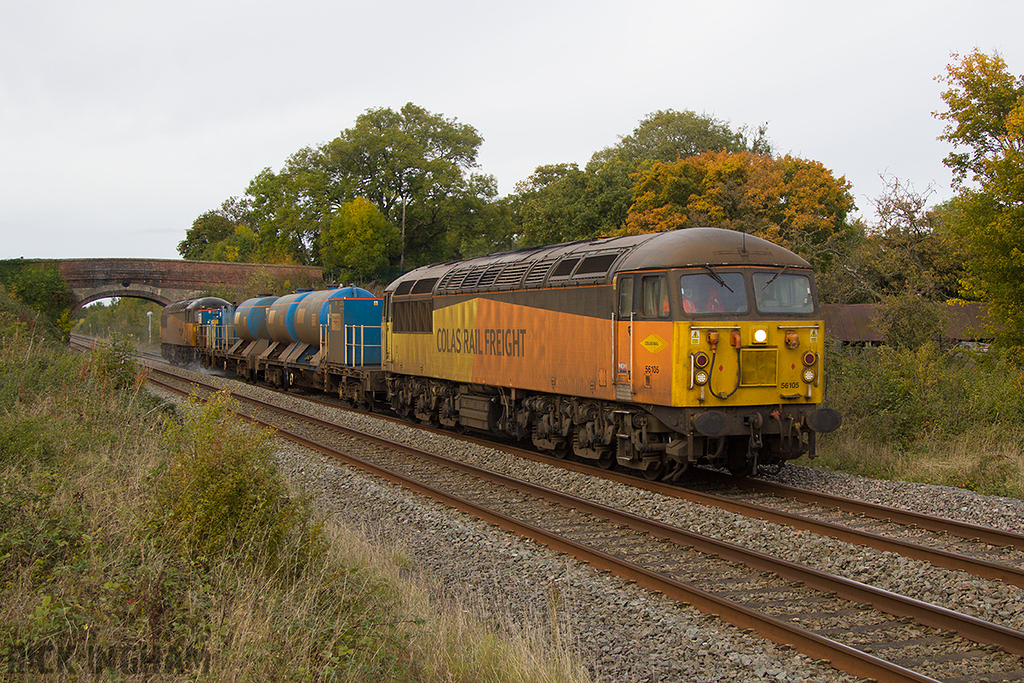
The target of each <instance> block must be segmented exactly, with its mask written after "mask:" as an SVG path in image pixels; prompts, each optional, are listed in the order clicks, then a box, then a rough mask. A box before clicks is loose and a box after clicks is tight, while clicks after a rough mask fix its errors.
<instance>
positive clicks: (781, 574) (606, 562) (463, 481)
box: [154, 370, 1024, 681]
mask: <svg viewBox="0 0 1024 683" xmlns="http://www.w3.org/2000/svg"><path fill="white" fill-rule="evenodd" d="M154 374H157V371H155V370H154ZM166 381H167V382H168V383H169V384H173V383H175V382H178V383H181V382H183V381H184V382H185V384H186V385H187V386H193V385H192V383H191V381H190V380H180V379H179V380H166ZM179 390H180V387H179ZM206 390H213V388H212V387H211V388H208V389H206ZM186 391H187V389H186ZM245 400H246V402H248V401H250V400H251V399H245ZM249 405H251V406H258V407H252V408H251V409H250V410H252V411H256V412H258V413H260V414H273V415H275V416H276V417H264V418H262V419H265V420H266V421H267V422H268V423H269V424H272V425H275V426H276V428H277V429H278V430H279V432H280V433H281V434H282V435H287V436H288V437H289V438H294V439H296V440H299V441H300V442H303V443H304V444H305V445H307V446H309V447H312V448H315V449H316V450H319V451H320V452H324V453H329V454H331V455H333V456H334V457H342V458H344V457H345V456H343V455H341V454H340V453H338V452H337V451H338V449H337V448H336V447H335V446H332V445H331V444H336V443H337V442H338V441H339V439H341V440H344V441H347V442H349V443H351V440H352V439H360V440H363V439H365V438H367V437H366V436H365V435H362V434H351V433H350V434H348V435H347V436H339V435H338V434H339V432H338V430H339V429H340V428H339V427H338V426H337V425H334V424H330V423H323V422H320V421H317V420H315V418H309V417H307V416H304V415H301V414H287V415H285V416H284V417H282V415H284V414H283V413H281V412H279V411H281V410H282V409H280V408H277V407H269V406H267V405H258V404H255V403H253V404H249ZM286 423H287V424H291V425H293V426H291V427H287V428H283V427H281V426H280V425H282V424H286ZM374 439H375V440H376V446H375V447H374V448H373V451H372V452H373V455H372V456H370V457H363V458H360V459H358V460H359V462H355V461H353V464H356V465H358V466H360V467H363V468H364V469H368V470H370V471H373V472H375V473H376V474H378V475H379V476H383V477H385V478H387V479H389V480H391V481H395V482H398V483H401V484H402V485H403V486H406V487H407V488H410V489H412V490H416V491H419V492H421V493H424V494H426V495H429V496H431V497H434V498H436V499H438V500H441V501H443V502H445V503H446V504H448V505H451V506H453V507H456V508H458V509H460V510H463V511H466V512H470V513H471V514H475V515H477V516H479V517H481V518H483V519H485V520H487V521H489V522H492V523H495V524H497V525H499V526H501V527H503V528H506V529H510V530H513V531H515V532H516V533H520V534H523V535H526V536H528V537H530V538H533V539H535V540H537V541H539V542H541V543H543V544H544V545H547V546H549V547H551V548H553V549H556V550H559V551H562V552H566V553H569V554H572V555H574V556H576V557H578V558H580V559H582V560H584V561H587V562H589V563H591V564H593V565H594V566H596V567H598V568H601V569H605V570H608V571H611V572H614V573H616V574H618V575H620V576H623V577H625V578H627V579H630V580H632V581H635V582H637V583H638V584H640V585H642V586H644V587H647V588H650V589H653V590H657V591H659V592H661V593H663V594H665V595H667V596H670V597H672V598H674V599H677V600H679V601H682V602H686V603H689V604H692V605H694V606H697V607H699V608H700V609H703V610H705V611H708V612H711V613H714V614H717V615H719V616H721V617H722V618H724V619H725V620H726V621H730V622H732V623H734V624H736V625H738V626H741V627H743V628H752V629H754V630H756V631H758V632H759V633H761V634H762V635H764V636H766V637H768V638H770V639H771V640H774V641H775V642H783V643H787V644H791V645H793V646H795V647H797V648H798V649H800V650H801V651H803V652H805V653H806V654H808V655H810V656H812V657H815V658H819V659H825V660H828V661H830V662H831V663H832V664H833V666H836V667H837V668H840V669H843V670H845V671H849V672H851V673H853V674H855V675H858V676H865V677H869V678H875V679H877V680H885V681H889V680H907V681H930V680H949V681H981V680H989V681H998V680H1022V679H1024V659H1022V658H1021V654H1024V634H1022V633H1020V632H1019V631H1015V630H1013V629H1010V628H1007V627H1004V626H999V625H995V624H990V623H988V622H985V621H982V620H979V619H975V618H971V617H967V616H965V615H960V614H957V613H955V612H951V611H950V610H945V609H942V608H939V607H935V606H932V605H928V604H926V603H923V602H920V601H917V600H913V599H908V598H903V597H901V596H897V595H894V594H892V593H887V592H885V591H881V590H879V589H875V588H872V587H870V586H865V585H863V584H859V583H857V582H854V581H850V580H849V579H843V578H841V577H836V576H831V575H828V574H826V573H824V572H819V571H816V570H813V569H809V568H807V567H802V566H800V565H796V564H793V563H790V562H786V561H784V560H779V559H777V558H773V557H770V556H768V555H764V554H762V553H757V552H753V551H750V550H747V549H745V548H741V547H739V546H735V545H731V544H728V543H724V542H722V541H717V540H715V539H711V538H707V537H702V536H700V535H698V534H693V533H691V532H689V531H687V530H685V529H678V528H673V527H670V526H668V525H665V524H662V523H660V522H657V521H654V520H650V519H645V518H643V517H640V516H637V515H632V514H630V513H627V512H624V511H621V510H615V509H612V508H609V507H605V506H603V505H600V504H598V503H594V502H592V501H588V500H584V499H581V498H578V497H574V496H567V495H566V494H563V493H560V492H558V491H554V490H552V489H548V488H544V487H539V486H536V485H534V484H530V483H527V482H522V481H519V480H515V479H511V478H509V477H506V476H503V475H500V474H497V473H493V472H489V471H486V470H480V469H479V468H475V467H473V466H472V465H469V464H467V463H464V462H460V461H450V460H448V459H446V458H442V457H441V456H437V455H434V454H432V453H427V452H424V451H420V450H419V449H411V448H409V447H408V446H404V445H400V444H395V443H393V442H384V441H380V440H379V439H377V437H374ZM490 446H492V447H493V444H490ZM629 481H630V483H631V484H632V485H641V483H640V482H638V481H637V480H635V479H632V478H630V479H629ZM642 485H645V486H647V487H649V488H652V489H654V490H657V488H658V487H659V486H661V485H652V484H648V483H646V482H644V483H643V484H642ZM696 493H697V492H691V493H685V492H683V493H681V494H680V495H694V494H696ZM669 495H674V494H669ZM700 495H701V496H707V495H709V494H703V493H701V494H700ZM719 498H723V499H724V500H725V501H727V502H725V503H720V504H719V506H720V507H724V506H726V505H729V506H733V505H740V504H741V503H740V502H738V501H734V500H730V499H728V498H726V497H724V496H719ZM743 505H749V503H743ZM761 507H764V506H761ZM743 514H747V513H743ZM772 514H778V513H777V512H773V513H772ZM788 514H791V513H788ZM883 654H884V655H885V656H881V655H883Z"/></svg>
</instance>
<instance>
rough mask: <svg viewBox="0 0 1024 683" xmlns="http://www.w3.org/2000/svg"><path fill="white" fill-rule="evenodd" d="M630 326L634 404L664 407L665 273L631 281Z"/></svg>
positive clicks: (668, 308) (668, 387) (669, 326)
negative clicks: (651, 404)
mask: <svg viewBox="0 0 1024 683" xmlns="http://www.w3.org/2000/svg"><path fill="white" fill-rule="evenodd" d="M634 279H635V283H634V296H633V324H632V325H631V346H630V348H631V373H630V374H631V383H632V394H633V400H634V401H636V402H639V403H655V404H660V405H667V404H669V403H670V401H671V397H672V332H673V323H672V297H671V296H670V288H669V276H668V274H667V273H641V274H638V275H636V276H635V277H634Z"/></svg>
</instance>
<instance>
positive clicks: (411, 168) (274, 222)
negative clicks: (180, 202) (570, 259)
mask: <svg viewBox="0 0 1024 683" xmlns="http://www.w3.org/2000/svg"><path fill="white" fill-rule="evenodd" d="M482 142H483V138H481V137H480V134H479V133H478V132H477V131H476V129H474V128H473V127H472V126H468V125H465V124H461V123H458V122H457V121H456V120H455V119H449V118H445V117H444V116H441V115H438V114H432V113H430V112H428V111H426V110H425V109H423V108H421V107H417V106H416V105H414V104H411V103H410V104H406V105H405V106H404V107H402V109H401V110H400V111H393V110H391V109H387V108H379V109H370V110H368V111H367V112H365V113H364V114H362V115H360V116H359V117H358V118H357V119H356V123H355V125H354V126H353V127H352V128H349V129H347V130H344V131H342V132H341V134H340V135H339V136H338V137H337V138H336V139H334V140H332V141H330V142H328V143H326V144H323V145H320V146H317V147H304V148H302V149H300V150H299V151H298V152H296V153H294V154H292V155H291V156H290V157H288V159H287V161H286V162H285V164H284V166H283V168H281V170H280V171H277V172H275V171H274V170H272V169H270V168H265V169H263V171H261V172H260V173H259V174H258V175H257V176H256V177H255V178H253V179H252V181H251V182H250V183H249V186H248V187H247V188H246V191H245V195H244V196H243V197H241V198H233V199H230V200H228V201H226V202H225V203H224V205H223V206H222V207H221V209H219V210H217V211H213V212H208V214H210V215H213V216H216V217H217V219H218V220H219V221H220V222H219V223H217V224H216V225H215V226H213V224H211V225H209V226H208V225H207V224H206V222H203V223H202V225H201V226H199V227H197V228H196V229H195V234H194V236H190V238H189V239H187V240H186V242H183V245H185V246H187V247H188V253H189V254H194V253H195V254H205V255H206V256H204V258H216V259H230V260H233V259H236V258H245V259H246V260H252V261H257V262H265V263H309V264H320V265H328V262H329V265H328V267H329V268H335V267H337V268H342V267H344V268H350V267H354V264H349V265H348V266H342V265H341V264H342V261H344V260H345V259H344V258H343V257H342V256H341V255H342V254H353V253H357V252H359V251H360V250H362V249H364V248H365V246H366V245H364V244H361V243H358V242H357V243H355V244H352V245H339V244H337V242H336V240H337V239H339V236H342V235H345V236H354V235H355V234H356V233H354V232H352V231H351V230H349V229H340V228H338V226H339V225H340V226H344V225H347V224H348V223H346V221H350V220H351V218H352V217H351V216H349V215H343V216H341V217H340V218H339V216H338V213H339V212H340V211H342V209H343V208H344V207H348V208H346V209H345V211H346V212H350V211H351V208H352V207H351V206H348V205H349V204H351V202H353V201H355V200H356V199H360V198H362V199H365V200H367V201H369V202H371V203H372V204H373V205H375V206H376V207H377V210H378V211H379V212H380V214H381V216H382V217H383V219H384V220H385V221H386V222H388V223H389V224H390V225H392V226H394V227H395V228H396V229H397V230H399V238H398V248H397V249H394V250H392V249H390V248H383V249H381V250H379V251H380V253H388V254H389V255H391V257H392V261H393V262H392V263H390V264H389V267H387V268H383V269H381V268H378V267H377V265H378V264H377V262H376V260H374V261H373V264H374V265H372V266H371V267H370V270H373V271H374V272H377V273H379V274H380V275H381V276H383V275H384V274H386V273H388V272H389V271H390V270H394V269H395V268H396V267H397V268H404V267H405V266H410V267H412V266H417V265H421V264H423V263H428V262H430V261H435V260H445V259H450V258H458V257H460V256H461V255H462V250H465V249H470V250H477V249H484V248H487V246H488V245H502V244H505V243H507V241H508V237H509V234H510V233H511V230H512V229H513V228H512V226H511V223H510V221H509V220H508V218H507V209H505V208H504V207H503V208H502V209H501V210H497V209H494V208H492V204H493V202H494V198H495V197H496V196H497V183H496V182H495V180H494V178H493V177H492V176H489V175H483V174H473V173H469V170H470V169H472V168H474V167H475V166H476V155H477V150H478V148H479V146H480V145H481V143H482ZM208 214H204V216H207V215H208ZM201 218H202V217H201ZM224 219H227V220H226V221H225V220H224ZM335 219H338V223H337V224H336V222H335ZM198 220H199V219H197V221H198ZM332 226H334V227H333V228H332ZM212 227H217V230H216V231H214V230H213V229H212ZM200 228H201V229H200ZM403 228H404V231H403ZM503 230H504V231H505V232H504V233H502V231H503ZM191 233H192V231H190V235H191ZM327 240H331V242H330V243H328V242H327ZM183 248H184V247H183ZM325 250H326V251H328V252H330V255H329V256H327V257H326V259H325V257H324V256H323V252H324V251H325ZM183 253H184V252H183ZM191 257H193V256H190V258H191ZM338 259H341V261H339V260H338ZM362 270H363V271H366V268H362Z"/></svg>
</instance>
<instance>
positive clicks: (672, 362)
mask: <svg viewBox="0 0 1024 683" xmlns="http://www.w3.org/2000/svg"><path fill="white" fill-rule="evenodd" d="M385 321H386V322H385V324H386V341H385V344H384V347H385V349H386V357H385V360H384V369H385V371H386V373H387V386H388V400H390V402H391V405H392V407H393V408H394V409H395V410H397V411H398V412H400V413H404V414H408V415H412V416H415V417H416V418H418V419H421V420H425V421H434V422H438V423H440V424H444V425H448V426H452V427H456V426H461V427H469V428H475V429H483V430H487V431H490V432H495V433H499V434H507V435H510V436H513V437H519V438H528V439H530V440H532V442H533V443H534V445H536V446H537V447H538V448H540V449H542V450H546V451H549V452H552V453H553V454H555V455H557V456H562V455H564V454H567V453H570V452H571V453H574V454H575V455H577V456H580V457H583V458H587V459H592V460H595V461H597V463H599V464H600V465H602V466H611V465H613V464H615V463H618V465H619V466H622V467H626V468H631V469H634V470H639V471H642V472H643V473H644V474H645V475H646V476H649V477H651V478H655V477H661V476H667V477H669V478H672V477H677V476H679V475H681V474H682V473H683V472H685V471H686V469H687V468H689V467H690V466H691V465H694V464H708V465H715V466H722V467H727V468H728V469H729V470H730V471H732V472H733V473H735V474H738V475H746V474H750V473H752V472H753V471H755V470H756V468H757V467H758V466H759V465H765V466H768V465H775V464H780V463H782V462H784V461H785V460H789V459H793V458H797V457H799V456H800V455H803V454H805V453H807V454H810V455H814V450H815V435H816V434H817V433H824V432H830V431H833V430H835V429H836V428H838V427H839V424H840V417H839V415H838V414H837V413H836V412H835V411H833V410H831V409H828V408H823V407H822V406H821V404H822V401H823V398H824V391H823V389H824V381H823V377H822V370H823V365H822V354H823V351H824V343H825V340H824V324H823V321H822V318H821V312H820V310H819V307H818V301H817V297H816V294H815V286H814V277H813V273H812V271H811V267H810V265H809V264H808V263H807V262H806V261H805V260H804V259H802V258H800V257H799V256H797V255H796V254H794V253H792V252H790V251H788V250H786V249H784V248H782V247H779V246H778V245H775V244H772V243H770V242H767V241H765V240H762V239H759V238H757V237H753V236H751V235H747V234H744V233H739V232H734V231H730V230H722V229H717V228H690V229H686V230H678V231H673V232H665V233H656V234H649V235H639V236H626V237H615V238H608V239H601V240H595V241H586V242H576V243H571V244H561V245H556V246H550V247H541V248H536V249H528V250H520V251H515V252H508V253H504V254H496V255H491V256H486V257H481V258H475V259H469V260H466V261H460V262H455V263H446V264H439V265H431V266H425V267H423V268H419V269H417V270H414V271H412V272H410V273H408V274H406V275H404V276H402V277H400V278H399V279H397V280H395V281H394V282H393V283H391V285H390V286H389V287H388V289H387V292H386V295H385Z"/></svg>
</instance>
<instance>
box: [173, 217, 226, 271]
mask: <svg viewBox="0 0 1024 683" xmlns="http://www.w3.org/2000/svg"><path fill="white" fill-rule="evenodd" d="M234 229H235V224H234V221H232V220H231V219H230V218H228V217H227V216H226V215H224V213H223V212H221V211H217V210H213V211H207V212H206V213H204V214H202V215H200V216H199V218H197V219H195V220H194V221H192V227H191V228H189V229H188V232H186V233H185V239H183V240H182V241H181V242H178V253H179V254H181V257H182V258H183V259H186V260H189V261H202V260H207V259H208V258H209V256H208V254H207V253H206V252H207V250H208V249H209V248H210V247H211V246H213V245H214V244H216V243H217V242H219V241H221V240H223V239H226V238H227V237H229V236H230V235H231V233H232V232H234Z"/></svg>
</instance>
